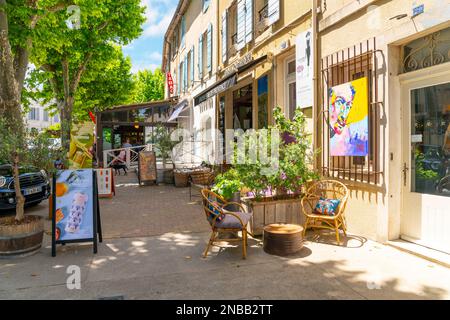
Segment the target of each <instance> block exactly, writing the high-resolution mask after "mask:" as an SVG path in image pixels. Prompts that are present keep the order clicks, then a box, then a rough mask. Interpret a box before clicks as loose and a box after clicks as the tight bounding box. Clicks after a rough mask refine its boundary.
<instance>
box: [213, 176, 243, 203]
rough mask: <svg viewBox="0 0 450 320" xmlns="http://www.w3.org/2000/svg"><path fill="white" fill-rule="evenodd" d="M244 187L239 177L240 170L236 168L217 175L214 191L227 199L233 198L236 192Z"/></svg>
mask: <svg viewBox="0 0 450 320" xmlns="http://www.w3.org/2000/svg"><path fill="white" fill-rule="evenodd" d="M242 187H243V183H242V182H241V179H240V178H239V175H238V172H237V171H236V170H235V169H231V170H229V171H227V172H225V173H223V174H220V175H218V176H217V177H216V179H215V185H214V187H213V188H212V191H213V192H215V193H217V194H219V195H221V196H222V197H224V198H225V199H231V198H233V195H234V194H235V193H236V192H240V191H241V189H242Z"/></svg>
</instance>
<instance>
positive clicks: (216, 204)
mask: <svg viewBox="0 0 450 320" xmlns="http://www.w3.org/2000/svg"><path fill="white" fill-rule="evenodd" d="M201 194H202V198H203V209H204V211H205V214H206V218H207V220H208V222H209V223H210V225H211V228H212V232H211V237H210V239H209V242H208V245H207V247H206V249H205V251H204V253H203V256H204V257H205V258H206V257H207V255H208V252H209V249H210V247H211V246H213V245H214V243H215V242H216V241H217V239H218V237H219V234H220V233H232V232H238V231H241V232H242V237H241V238H232V239H228V238H227V240H226V241H230V242H233V241H242V258H243V259H245V258H246V257H247V245H248V243H247V239H248V233H249V232H248V231H247V226H248V223H249V222H250V220H251V218H252V213H251V212H247V211H246V210H245V208H244V206H242V204H240V203H236V202H227V201H225V199H224V198H222V197H221V196H219V195H217V194H215V193H214V192H212V191H210V190H208V189H203V190H202V191H201ZM229 205H235V206H237V207H239V208H240V209H241V211H240V212H231V211H228V210H226V208H227V207H228V206H229ZM219 216H222V220H220V221H218V217H219Z"/></svg>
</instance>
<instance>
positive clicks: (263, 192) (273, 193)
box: [235, 107, 319, 235]
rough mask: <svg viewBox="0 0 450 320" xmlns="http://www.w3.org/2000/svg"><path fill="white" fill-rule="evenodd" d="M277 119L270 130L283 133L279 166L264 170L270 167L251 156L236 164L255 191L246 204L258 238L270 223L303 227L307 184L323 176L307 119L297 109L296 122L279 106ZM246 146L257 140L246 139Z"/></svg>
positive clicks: (241, 174) (245, 184)
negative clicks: (315, 167) (318, 169)
mask: <svg viewBox="0 0 450 320" xmlns="http://www.w3.org/2000/svg"><path fill="white" fill-rule="evenodd" d="M274 119H275V124H274V125H273V126H272V127H271V128H269V131H271V130H274V129H275V130H277V131H276V132H279V134H280V137H279V142H280V143H279V158H278V165H277V166H276V167H275V168H272V170H270V171H267V170H264V169H265V168H266V167H267V164H263V163H261V161H260V159H258V160H257V161H254V159H247V157H246V159H245V161H244V163H236V164H235V170H236V173H237V176H239V177H240V180H241V181H242V183H243V185H244V186H245V187H246V188H248V189H250V190H251V192H250V193H249V197H247V198H245V203H246V204H247V205H248V206H251V207H252V209H253V221H252V223H251V227H252V231H253V233H254V234H256V235H259V234H261V233H262V230H263V227H264V225H267V224H270V223H276V222H281V223H294V224H303V222H304V217H303V214H302V212H301V208H300V201H301V194H302V191H303V189H304V186H305V184H306V183H308V182H310V181H312V180H315V179H318V177H319V175H318V174H317V173H316V172H315V171H314V170H313V160H314V153H313V152H312V150H311V135H310V134H309V133H308V132H307V131H306V118H305V116H304V115H303V113H302V112H301V110H300V109H297V110H296V112H295V116H294V118H293V120H290V119H287V118H286V117H285V116H284V114H283V112H282V111H281V108H279V107H277V108H275V110H274ZM269 137H270V135H269ZM256 139H259V138H258V137H256ZM270 140H271V139H270V138H269V141H268V145H269V146H270V145H271V141H270ZM245 143H246V147H247V149H249V148H250V147H251V144H252V143H255V138H254V137H251V136H246V137H245ZM253 147H254V146H253ZM268 149H269V150H268V152H269V154H271V150H270V148H268ZM235 159H236V157H235Z"/></svg>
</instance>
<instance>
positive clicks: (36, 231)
mask: <svg viewBox="0 0 450 320" xmlns="http://www.w3.org/2000/svg"><path fill="white" fill-rule="evenodd" d="M13 221H14V216H12V217H4V218H0V258H11V257H26V256H29V255H32V254H34V253H36V252H38V251H39V250H40V249H41V247H42V240H43V237H44V220H43V219H42V217H39V216H26V220H25V221H24V223H22V224H19V225H15V224H10V222H13ZM5 222H6V224H5Z"/></svg>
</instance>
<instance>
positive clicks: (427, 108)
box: [401, 72, 450, 253]
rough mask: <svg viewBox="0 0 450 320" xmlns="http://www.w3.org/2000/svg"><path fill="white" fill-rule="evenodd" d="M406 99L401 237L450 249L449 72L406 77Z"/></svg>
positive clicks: (438, 247) (403, 90)
mask: <svg viewBox="0 0 450 320" xmlns="http://www.w3.org/2000/svg"><path fill="white" fill-rule="evenodd" d="M417 78H418V77H417V76H416V78H415V79H417ZM402 102H403V106H402V109H403V111H402V112H403V139H402V140H403V146H404V147H403V163H404V164H403V174H402V179H403V181H402V182H403V206H402V216H401V235H402V238H403V239H404V240H407V241H411V242H415V243H417V244H420V245H423V246H426V247H429V248H432V249H436V250H439V251H443V252H446V253H450V72H447V73H441V74H438V73H434V72H428V73H426V74H425V73H423V74H422V76H421V77H420V80H414V78H409V79H407V81H404V82H403V84H402Z"/></svg>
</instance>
